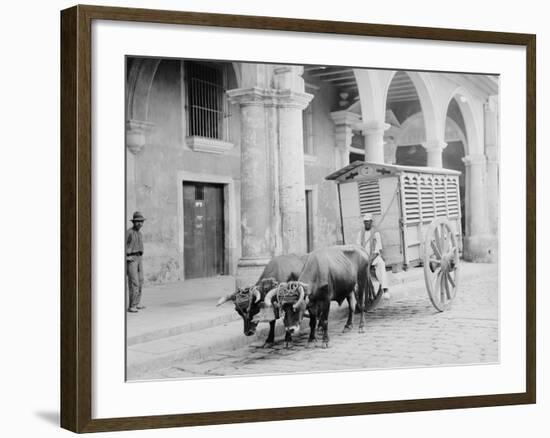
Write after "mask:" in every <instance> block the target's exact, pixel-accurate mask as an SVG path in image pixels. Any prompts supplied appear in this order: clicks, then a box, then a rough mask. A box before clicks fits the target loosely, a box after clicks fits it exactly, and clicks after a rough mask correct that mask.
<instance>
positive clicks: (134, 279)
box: [126, 255, 143, 309]
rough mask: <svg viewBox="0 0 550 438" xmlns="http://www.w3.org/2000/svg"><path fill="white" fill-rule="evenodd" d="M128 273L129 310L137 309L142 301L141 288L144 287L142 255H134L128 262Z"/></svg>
mask: <svg viewBox="0 0 550 438" xmlns="http://www.w3.org/2000/svg"><path fill="white" fill-rule="evenodd" d="M126 273H127V274H128V292H129V300H130V303H129V306H128V307H129V308H130V309H135V308H136V307H138V306H139V303H140V301H141V288H142V286H143V265H142V263H141V256H140V255H133V256H131V257H128V260H126Z"/></svg>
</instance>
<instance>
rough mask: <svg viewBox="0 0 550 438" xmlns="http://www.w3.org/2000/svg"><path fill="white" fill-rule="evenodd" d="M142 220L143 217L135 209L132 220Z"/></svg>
mask: <svg viewBox="0 0 550 438" xmlns="http://www.w3.org/2000/svg"><path fill="white" fill-rule="evenodd" d="M144 220H145V218H144V217H143V215H142V214H141V213H140V212H139V211H136V212H135V213H134V217H133V218H132V219H131V221H132V222H143V221H144Z"/></svg>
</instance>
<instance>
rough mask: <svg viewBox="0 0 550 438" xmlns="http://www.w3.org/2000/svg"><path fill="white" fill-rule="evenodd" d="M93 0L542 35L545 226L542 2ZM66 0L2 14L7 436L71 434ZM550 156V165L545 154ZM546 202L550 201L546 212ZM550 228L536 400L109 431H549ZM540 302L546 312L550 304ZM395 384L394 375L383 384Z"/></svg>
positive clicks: (0, 286)
mask: <svg viewBox="0 0 550 438" xmlns="http://www.w3.org/2000/svg"><path fill="white" fill-rule="evenodd" d="M88 3H95V4H108V5H112V6H136V7H151V8H152V7H156V8H163V9H181V10H183V9H186V10H196V11H205V12H224V13H239V14H249V15H273V16H287V17H298V18H316V19H330V20H347V21H365V22H367V21H368V22H375V23H389V24H408V25H421V26H438V27H461V28H471V29H486V30H496V31H512V32H531V33H533V32H534V33H537V34H538V41H537V45H538V55H537V58H538V59H537V61H538V78H539V80H538V87H537V88H538V102H539V104H538V117H537V119H538V134H539V135H538V144H539V148H538V149H539V150H538V161H539V200H538V206H539V208H538V212H539V219H538V222H539V224H542V223H543V216H546V218H548V213H549V212H548V211H546V212H545V211H544V205H543V200H542V193H543V192H544V189H546V190H545V191H546V193H548V191H549V190H550V187H544V188H543V184H544V181H543V177H542V169H543V168H544V167H543V166H544V160H545V157H544V154H543V152H544V151H543V148H542V147H541V146H542V145H543V144H547V143H548V128H547V125H546V126H545V125H544V124H543V123H542V122H543V120H547V119H548V118H549V117H550V114H548V105H547V104H546V102H548V101H550V92H549V91H548V86H547V82H546V81H545V80H544V79H545V77H546V78H547V77H548V76H549V75H550V67H549V66H548V60H547V57H546V56H545V55H547V54H548V52H549V47H548V45H549V43H548V39H549V38H550V30H549V29H548V26H547V17H548V13H547V12H546V13H545V11H544V10H543V8H544V6H543V4H544V3H543V2H535V1H533V0H526V1H524V2H522V3H521V7H518V5H517V3H514V2H513V3H510V4H509V5H508V4H506V3H504V2H499V1H497V0H490V1H487V2H480V1H478V0H464V1H463V2H461V3H460V5H459V7H456V5H455V7H453V8H449V7H448V6H447V4H446V3H445V2H436V1H432V2H428V1H422V0H420V1H419V2H410V1H407V0H395V1H394V2H392V4H391V7H388V4H387V2H369V4H368V5H367V3H361V2H357V1H354V0H340V1H338V2H319V1H316V2H311V3H309V4H308V3H307V2H296V1H295V0H278V1H272V2H265V1H264V2H259V1H257V0H256V1H255V0H239V1H232V2H228V1H225V0H180V1H167V0H164V1H162V0H161V1H154V2H153V1H151V0H149V1H145V0H143V1H137V0H109V1H107V2H97V1H93V0H90V1H89V2H88ZM72 4H73V3H72V2H71V1H61V0H55V1H49V2H38V1H28V2H7V3H5V4H4V8H3V11H2V15H1V18H0V20H1V21H2V23H1V24H2V25H1V26H0V29H2V30H1V32H2V68H1V73H0V83H1V84H2V90H1V98H0V102H1V104H0V108H1V111H2V117H1V119H0V120H2V127H3V132H2V137H1V145H2V155H1V158H0V187H1V188H2V204H1V205H2V208H1V210H0V211H1V214H0V230H1V231H2V236H1V239H0V242H1V243H0V272H1V274H2V275H1V277H0V290H1V291H2V298H3V299H2V301H1V304H2V305H1V312H2V314H1V316H0V333H1V334H2V343H1V350H0V356H1V357H2V360H1V361H0V367H1V370H0V376H1V379H2V385H1V391H0V393H1V396H0V397H1V401H2V415H1V417H2V420H1V421H0V428H1V430H2V434H3V435H4V436H10V437H15V436H40V437H43V438H47V437H51V436H62V435H65V436H68V435H69V433H68V432H65V431H62V430H60V429H58V427H57V425H56V423H57V417H58V404H59V402H58V399H59V389H58V388H59V378H58V374H59V373H58V367H59V363H58V362H59V359H58V357H59V347H58V346H59V340H58V335H59V261H58V260H59V225H58V224H59V193H58V192H59V10H60V9H62V8H65V7H68V6H71V5H72ZM547 164H550V163H547ZM547 210H548V209H547ZM548 235H549V233H548V231H547V228H546V229H545V227H542V226H541V227H540V228H539V235H538V239H537V240H538V242H539V284H538V290H539V294H538V306H539V312H538V313H539V325H538V329H539V337H538V339H539V377H538V379H539V396H538V400H539V404H538V405H536V406H522V407H515V406H513V407H499V408H485V409H474V410H457V411H443V412H425V413H409V414H393V415H378V416H367V417H354V418H338V419H321V420H303V421H291V422H277V423H270V424H245V425H232V426H216V427H202V428H193V429H186V430H185V431H182V430H177V429H174V430H163V431H148V432H130V433H117V434H114V433H113V434H107V436H113V437H115V436H116V437H123V436H137V435H138V434H139V435H140V436H150V437H153V436H155V437H165V436H166V437H168V436H174V437H175V436H181V434H182V433H185V436H186V437H222V436H223V437H241V436H244V435H246V434H253V435H254V436H261V437H262V438H264V437H265V438H268V437H280V436H300V435H301V436H306V434H307V435H308V436H311V435H314V436H316V437H330V436H342V434H344V433H348V434H353V435H355V436H367V435H370V436H375V437H393V436H399V437H401V436H406V437H417V436H418V437H423V438H428V437H438V438H440V437H441V436H442V435H444V436H445V437H446V438H452V437H460V438H464V437H478V436H496V437H508V436H509V437H517V436H533V437H542V436H545V434H544V432H543V431H542V427H543V425H544V426H546V427H547V426H548V420H547V416H545V415H544V414H545V411H546V412H548V411H549V408H550V400H549V391H550V387H549V384H548V380H547V379H545V375H544V374H543V370H544V368H546V369H548V359H549V358H548V354H549V348H548V343H546V349H545V350H542V340H543V338H545V337H546V336H547V335H548V334H549V333H548V330H549V329H548V327H549V324H548V322H547V321H548V320H547V321H546V322H545V321H542V315H543V313H545V314H548V310H549V309H548V306H547V300H546V297H545V296H544V295H543V293H542V292H543V291H544V290H545V289H548V285H547V284H545V283H547V281H546V282H545V281H544V280H545V279H543V277H542V274H543V273H542V271H543V269H542V268H543V253H542V247H543V246H544V244H545V243H546V246H548V244H550V241H549V239H548ZM543 309H544V310H545V311H544V312H543ZM387 383H388V385H391V382H387Z"/></svg>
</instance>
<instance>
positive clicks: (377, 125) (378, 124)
mask: <svg viewBox="0 0 550 438" xmlns="http://www.w3.org/2000/svg"><path fill="white" fill-rule="evenodd" d="M390 126H391V125H390V124H389V123H386V122H383V121H380V120H369V121H367V122H359V123H357V124H356V125H355V126H354V128H355V129H359V130H361V132H363V134H365V135H369V134H381V133H383V132H384V131H386V130H387V129H388V128H390Z"/></svg>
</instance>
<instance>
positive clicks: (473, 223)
mask: <svg viewBox="0 0 550 438" xmlns="http://www.w3.org/2000/svg"><path fill="white" fill-rule="evenodd" d="M462 160H463V161H464V164H465V165H466V211H465V212H462V214H465V216H466V238H465V242H464V258H465V259H466V260H469V261H474V262H486V261H491V260H493V259H494V256H495V248H494V247H493V245H494V242H493V239H491V236H490V235H489V234H488V233H487V199H486V192H485V189H486V186H485V170H486V169H485V166H486V158H485V155H483V154H475V155H467V156H466V157H464V158H463V159H462Z"/></svg>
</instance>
